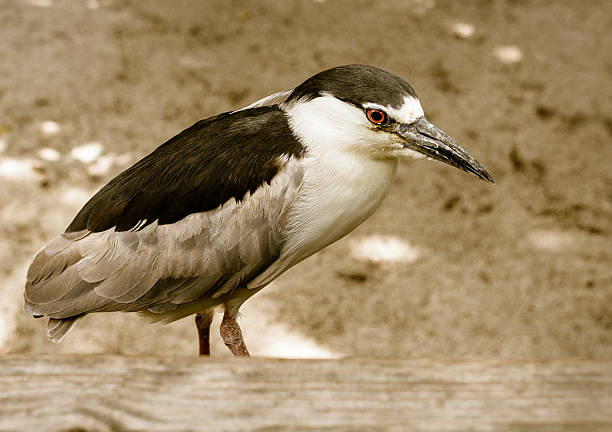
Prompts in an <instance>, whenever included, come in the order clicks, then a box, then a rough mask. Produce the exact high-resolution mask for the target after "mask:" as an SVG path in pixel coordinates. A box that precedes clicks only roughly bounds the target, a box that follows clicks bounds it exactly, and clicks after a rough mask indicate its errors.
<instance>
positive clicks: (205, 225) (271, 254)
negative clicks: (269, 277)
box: [25, 158, 303, 339]
mask: <svg viewBox="0 0 612 432" xmlns="http://www.w3.org/2000/svg"><path fill="white" fill-rule="evenodd" d="M302 177H303V172H302V169H301V165H300V163H299V161H298V160H296V159H294V158H289V159H286V160H284V161H283V164H282V168H281V169H280V170H279V172H278V173H277V175H276V176H275V177H274V178H273V179H272V181H271V182H270V184H267V185H265V186H262V187H260V188H259V189H257V190H255V191H254V192H253V193H249V194H247V195H246V196H245V197H244V198H243V199H242V200H241V201H240V202H237V201H236V200H235V199H230V200H229V201H228V202H226V203H225V204H224V205H222V206H220V207H219V208H217V209H214V210H210V211H206V212H201V213H195V214H191V215H189V216H187V217H185V218H183V219H182V220H180V221H178V222H175V223H173V224H164V225H159V224H158V223H157V222H153V223H151V224H148V225H147V226H145V227H144V228H143V229H142V230H140V231H115V230H114V229H108V230H105V231H102V232H88V233H86V234H83V233H79V235H73V234H74V233H67V234H66V233H65V234H63V235H62V236H59V237H58V238H57V239H55V240H53V241H52V242H50V243H49V245H48V247H47V248H44V249H43V250H41V251H40V252H39V253H38V254H37V256H36V257H35V259H34V262H33V263H32V265H31V267H30V269H29V272H28V280H27V282H26V292H25V302H26V310H28V311H29V312H30V313H32V314H42V315H48V316H50V317H51V318H53V319H56V320H60V321H61V320H63V321H61V322H53V324H52V325H51V324H50V330H49V335H50V337H51V335H52V334H53V335H54V336H53V337H54V338H55V339H59V338H60V337H61V335H63V334H65V332H66V331H68V330H69V329H70V328H71V326H72V325H73V324H74V321H68V319H69V318H70V317H73V316H81V315H82V314H84V313H87V312H92V311H144V310H148V311H149V312H152V313H156V314H168V313H172V314H174V315H172V317H171V318H169V319H176V317H179V318H180V317H182V315H184V314H186V313H187V312H189V313H193V312H191V310H192V309H193V308H194V307H195V306H194V305H200V304H202V305H212V304H214V303H215V302H217V303H219V302H220V301H221V300H219V299H220V298H221V297H222V296H224V295H226V294H228V293H231V292H232V291H233V290H235V289H236V287H237V286H239V285H240V284H245V283H246V282H247V281H248V280H250V279H251V278H253V277H254V276H255V275H256V274H257V273H259V272H261V271H262V269H263V268H265V267H266V266H268V265H269V264H270V263H272V262H273V261H274V260H275V259H276V258H278V254H279V251H280V248H281V242H282V231H283V229H284V226H285V223H286V213H287V210H288V208H290V205H291V203H292V202H293V200H295V197H296V195H297V191H298V189H299V187H300V185H301V181H302ZM181 308H183V309H181ZM177 310H184V312H180V313H178V312H177ZM160 319H165V320H168V319H166V318H160Z"/></svg>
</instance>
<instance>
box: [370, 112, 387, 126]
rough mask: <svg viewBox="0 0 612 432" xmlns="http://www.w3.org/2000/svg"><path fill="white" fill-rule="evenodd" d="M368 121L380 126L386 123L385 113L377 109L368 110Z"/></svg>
mask: <svg viewBox="0 0 612 432" xmlns="http://www.w3.org/2000/svg"><path fill="white" fill-rule="evenodd" d="M366 116H367V117H368V120H370V121H371V122H372V123H374V124H376V125H381V124H384V123H386V122H387V113H385V112H384V111H382V110H379V109H373V108H368V109H367V110H366Z"/></svg>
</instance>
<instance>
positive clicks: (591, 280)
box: [0, 0, 612, 359]
mask: <svg viewBox="0 0 612 432" xmlns="http://www.w3.org/2000/svg"><path fill="white" fill-rule="evenodd" d="M585 5H586V6H585ZM0 22H1V23H2V25H0V59H1V60H0V76H1V77H2V78H1V80H0V296H1V298H2V302H1V303H0V352H4V353H11V352H12V353H68V352H92V353H100V352H104V353H124V354H135V353H158V354H189V353H194V352H195V349H196V345H195V342H196V339H195V330H194V327H193V324H192V321H191V320H190V319H189V320H183V321H181V322H178V323H175V324H172V325H169V326H159V325H148V324H145V323H144V322H143V321H141V320H140V318H138V317H137V316H134V315H128V314H97V315H92V316H88V317H86V318H85V319H83V320H82V321H81V322H80V323H79V325H78V326H77V328H76V329H75V331H74V332H73V333H72V335H71V336H70V337H69V338H68V339H67V340H66V341H65V342H63V343H62V344H59V345H55V344H52V343H50V342H48V341H47V340H46V337H45V332H44V327H45V323H44V322H43V320H34V319H32V318H31V317H29V316H27V315H25V314H24V313H23V312H22V309H21V308H22V300H21V299H22V292H23V291H22V290H23V282H24V277H25V270H26V268H27V265H28V263H29V260H30V259H31V257H32V256H33V254H34V253H35V251H36V250H37V249H38V248H39V247H41V246H42V245H43V244H44V243H45V242H46V241H48V240H50V239H52V238H53V237H54V236H55V235H57V234H59V233H60V232H62V231H63V229H64V228H65V227H66V226H67V224H68V223H69V222H70V220H71V219H72V217H73V215H74V213H75V212H76V211H77V210H78V209H79V208H80V207H81V205H82V204H83V203H84V202H85V201H86V200H87V199H88V198H89V196H91V194H92V193H93V192H95V190H96V189H97V188H99V187H100V186H102V185H103V184H104V183H105V182H106V181H108V180H109V179H110V178H112V176H114V175H115V174H117V173H119V172H120V171H122V170H123V169H125V168H126V167H127V166H129V165H130V164H131V163H133V162H135V161H136V160H137V159H138V158H140V157H142V156H144V155H145V154H147V153H148V152H149V151H151V150H152V149H153V148H155V147H156V146H157V145H159V144H161V143H162V142H163V141H165V140H166V139H167V138H169V137H171V136H173V135H174V134H176V133H178V132H179V131H181V130H182V129H184V128H185V127H187V126H189V125H191V124H192V123H194V122H195V121H197V120H199V119H201V118H204V117H207V116H210V115H213V114H216V113H218V112H222V111H227V110H231V109H235V108H237V107H240V106H243V105H246V104H248V103H250V102H252V101H253V100H256V99H258V98H260V97H263V96H265V95H267V94H270V93H273V92H276V91H279V90H283V89H288V88H291V87H293V86H294V85H296V84H298V83H299V82H301V81H302V80H304V79H305V78H307V77H308V76H310V75H312V74H313V73H316V72H317V71H319V70H322V69H325V68H328V67H331V66H336V65H339V64H346V63H367V64H372V65H376V66H379V67H382V68H384V69H387V70H389V71H392V72H394V73H396V74H398V75H401V76H402V77H404V78H405V79H406V80H407V81H409V82H410V83H411V84H412V85H413V87H414V88H415V89H416V91H417V93H418V94H419V96H420V98H421V101H422V104H423V106H424V108H425V111H426V113H427V115H428V117H429V119H430V120H432V121H433V122H434V123H435V124H437V125H438V126H439V127H441V128H442V129H444V130H446V131H447V132H448V133H449V134H450V135H451V136H453V137H454V138H455V139H456V141H458V142H459V143H460V144H462V145H463V146H464V147H466V148H467V149H468V150H469V151H470V152H471V153H472V154H474V155H475V156H476V157H477V159H479V160H480V161H481V162H482V163H483V164H484V165H485V166H486V167H487V169H488V171H489V172H490V173H491V174H492V175H493V177H494V178H495V180H496V182H497V184H496V185H495V186H491V185H488V184H486V183H485V182H482V181H478V180H477V179H475V178H474V177H471V176H468V175H466V174H465V173H462V172H460V171H458V170H455V169H453V168H451V167H449V166H446V165H443V164H441V163H438V162H426V161H425V162H423V161H415V162H406V163H402V164H401V167H400V170H399V173H398V176H397V178H396V180H395V184H394V186H393V188H392V190H391V192H390V195H389V197H388V198H387V199H386V201H385V202H384V204H383V205H382V207H381V208H380V209H379V210H378V212H377V213H376V214H375V215H374V216H373V217H372V218H371V219H370V220H368V221H367V222H366V223H365V224H363V225H362V226H361V227H359V228H358V229H357V230H355V232H353V233H352V234H351V235H349V236H348V237H347V238H345V239H343V240H342V241H339V242H338V243H336V244H334V245H332V246H331V247H329V248H328V249H326V250H323V251H322V252H320V253H319V254H317V255H316V256H314V257H312V258H310V259H308V260H307V261H305V262H304V263H302V264H301V265H299V266H297V267H295V268H294V269H293V270H291V271H289V272H288V273H286V274H285V275H283V276H282V277H281V278H280V279H278V280H277V281H275V282H274V283H273V284H272V285H270V286H269V287H268V288H266V289H265V290H263V291H262V292H261V293H259V294H258V295H257V296H255V297H254V298H253V299H252V300H250V301H249V302H248V303H247V304H246V305H245V307H244V308H243V312H244V315H245V316H244V317H243V318H242V321H241V322H242V325H243V328H244V331H245V333H246V339H247V343H248V345H249V347H250V349H251V352H252V353H253V354H255V355H269V356H280V357H295V356H298V357H299V356H304V357H334V356H402V357H437V358H458V357H480V358H486V357H520V358H530V359H533V358H536V359H544V358H576V357H580V358H610V357H612V314H611V306H612V242H611V237H612V171H611V170H610V165H611V163H612V85H611V84H612V83H611V80H612V33H611V32H610V28H612V3H610V2H607V1H599V2H598V1H590V2H586V3H580V2H573V1H556V2H540V1H530V0H515V1H510V0H508V1H471V2H455V1H451V0H447V1H440V0H404V1H395V2H374V1H340V0H327V1H321V0H320V1H307V0H304V1H286V2H280V1H279V2H272V1H268V2H257V1H238V0H236V1H216V2H196V1H193V2H187V1H173V2H145V1H141V2H136V1H119V0H116V1H115V0H110V1H107V0H87V1H59V0H58V1H55V0H31V1H25V0H24V1H6V0H5V1H0ZM458 23H465V24H468V25H469V26H463V27H459V28H458V29H457V28H455V26H456V25H457V24H458ZM470 26H471V27H470ZM470 30H473V34H470ZM458 33H459V34H458ZM215 334H216V332H215ZM213 349H214V351H215V353H216V355H228V353H227V351H226V349H225V347H223V346H221V345H220V342H219V340H218V338H216V339H215V341H214V347H213Z"/></svg>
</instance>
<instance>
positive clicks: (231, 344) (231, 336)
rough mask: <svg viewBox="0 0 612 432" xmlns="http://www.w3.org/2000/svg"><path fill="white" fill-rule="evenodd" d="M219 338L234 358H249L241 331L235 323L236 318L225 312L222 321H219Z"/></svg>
mask: <svg viewBox="0 0 612 432" xmlns="http://www.w3.org/2000/svg"><path fill="white" fill-rule="evenodd" d="M220 330H221V337H222V338H223V342H224V343H225V345H226V346H227V347H228V348H229V349H230V351H231V352H232V354H234V356H236V357H250V355H249V350H247V347H246V345H245V344H244V339H243V338H242V330H240V326H239V325H238V323H237V322H236V317H235V316H231V315H230V314H229V313H228V312H227V311H225V314H224V315H223V321H221V328H220Z"/></svg>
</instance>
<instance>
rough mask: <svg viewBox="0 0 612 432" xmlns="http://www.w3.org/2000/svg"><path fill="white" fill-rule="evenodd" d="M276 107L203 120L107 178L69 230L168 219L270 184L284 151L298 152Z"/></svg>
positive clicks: (127, 227) (238, 197)
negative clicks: (109, 178)
mask: <svg viewBox="0 0 612 432" xmlns="http://www.w3.org/2000/svg"><path fill="white" fill-rule="evenodd" d="M303 153H304V148H303V147H302V145H301V144H300V143H299V142H298V141H297V140H296V138H295V137H294V135H293V134H292V133H291V129H290V128H289V124H288V123H287V118H286V115H285V113H284V112H283V111H282V110H280V109H279V108H278V106H268V107H260V108H253V109H249V110H244V111H238V112H236V113H233V114H231V113H224V114H220V115H218V116H216V117H211V118H209V119H206V120H201V121H199V122H197V123H196V124H194V125H193V126H191V127H190V128H188V129H186V130H184V131H183V132H181V133H180V134H178V135H176V136H175V137H173V138H171V139H170V140H168V141H167V142H165V143H164V144H162V145H161V146H159V147H158V148H157V149H156V150H155V151H153V152H152V153H151V154H149V155H148V156H146V157H145V158H144V159H142V160H140V161H139V162H137V163H136V164H135V165H133V166H132V167H130V168H128V169H127V170H126V171H124V172H122V173H121V174H119V175H118V176H117V177H115V178H114V179H113V180H111V181H110V182H109V183H108V184H107V185H106V186H104V187H103V188H102V189H101V190H100V191H98V192H97V193H96V194H95V195H94V196H93V197H92V198H91V199H90V200H89V201H88V202H87V204H85V206H84V207H83V208H82V209H81V211H79V213H78V214H77V215H76V217H75V218H74V220H73V221H72V223H71V224H70V225H69V226H68V228H67V229H66V231H67V232H74V231H80V230H84V229H87V230H90V231H94V232H99V231H104V230H107V229H109V228H112V227H115V230H116V231H127V230H130V229H132V228H134V227H135V226H136V225H137V224H138V222H140V221H141V220H146V223H145V224H142V226H141V227H139V229H142V228H143V227H144V226H146V225H148V224H150V223H152V222H154V221H155V220H158V221H159V224H160V225H161V224H169V223H173V222H176V221H178V220H180V219H182V218H184V217H185V216H187V215H189V214H192V213H197V212H203V211H207V210H212V209H215V208H217V207H219V206H220V205H222V204H224V203H225V202H227V201H228V200H229V199H231V198H235V199H236V200H237V201H240V200H241V199H242V198H243V197H244V196H245V194H246V193H247V192H251V193H253V192H254V191H255V190H256V189H257V188H259V187H260V186H262V185H263V184H264V183H270V181H271V180H272V178H273V177H274V176H275V175H276V173H277V172H278V170H279V169H280V166H279V163H278V157H279V156H281V155H289V156H298V157H299V156H301V155H302V154H303Z"/></svg>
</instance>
